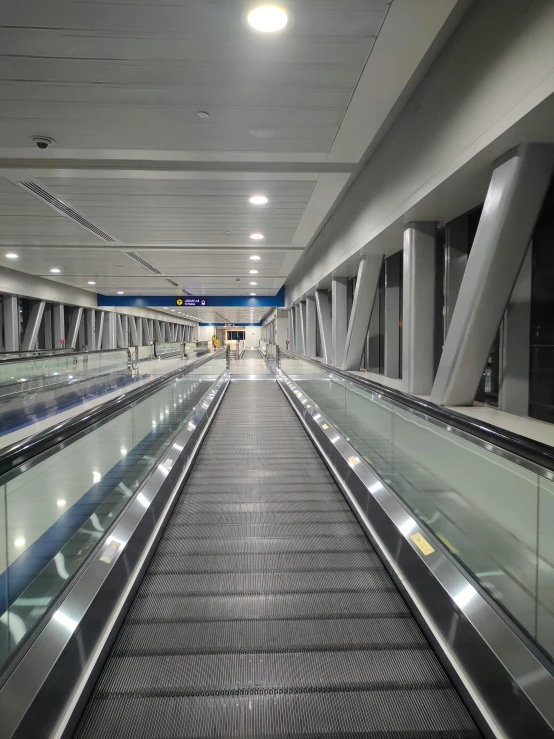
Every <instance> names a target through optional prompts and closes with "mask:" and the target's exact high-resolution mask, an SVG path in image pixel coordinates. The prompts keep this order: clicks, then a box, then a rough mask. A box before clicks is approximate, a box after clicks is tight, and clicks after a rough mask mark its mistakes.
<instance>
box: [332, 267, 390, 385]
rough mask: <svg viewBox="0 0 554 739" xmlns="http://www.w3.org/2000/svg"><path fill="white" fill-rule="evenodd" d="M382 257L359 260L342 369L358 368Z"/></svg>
mask: <svg viewBox="0 0 554 739" xmlns="http://www.w3.org/2000/svg"><path fill="white" fill-rule="evenodd" d="M382 264H383V257H382V256H381V255H378V256H365V257H362V259H361V260H360V265H359V267H358V277H357V279H356V290H355V291H354V300H353V301H352V311H351V313H350V321H349V323H348V332H347V334H346V345H345V347H344V359H343V361H342V369H345V370H359V369H360V365H361V363H362V354H363V353H364V344H365V340H366V337H367V332H368V331H369V322H370V320H371V312H372V310H373V305H374V303H375V294H376V293H377V289H378V287H379V275H380V274H381V266H382Z"/></svg>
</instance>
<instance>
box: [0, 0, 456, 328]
mask: <svg viewBox="0 0 554 739" xmlns="http://www.w3.org/2000/svg"><path fill="white" fill-rule="evenodd" d="M276 1H277V0H276ZM411 2H412V3H415V4H416V5H418V6H421V9H422V12H421V14H420V16H421V23H420V25H421V28H420V29H419V30H418V29H416V30H415V31H414V30H413V29H411V30H412V35H413V34H415V35H416V37H417V34H419V35H420V36H421V43H420V45H421V47H422V49H421V54H423V52H425V51H427V50H428V48H429V46H430V45H431V43H432V42H433V40H434V39H435V37H436V35H437V32H438V30H439V29H440V28H441V26H442V24H443V23H444V19H445V18H446V17H447V16H448V13H449V12H450V10H451V9H452V7H453V6H454V5H455V4H456V0H442V5H441V4H440V3H439V4H437V2H436V0H411ZM256 4H257V3H256V2H250V1H249V2H243V1H242V0H96V1H95V0H79V1H78V2H75V1H71V0H26V2H24V3H22V2H21V0H3V3H2V19H1V24H2V26H1V28H0V50H1V57H0V244H2V246H0V266H9V267H10V268H12V269H18V270H21V271H23V272H27V273H30V274H33V275H39V276H43V277H46V278H48V279H51V280H56V281H58V282H62V283H64V284H67V285H71V286H75V287H79V288H83V289H85V290H90V291H96V292H100V293H103V294H106V295H114V294H116V293H117V292H125V293H126V294H139V295H147V294H149V295H174V294H182V292H183V291H185V292H187V293H189V294H191V295H229V296H236V295H249V294H250V293H251V292H252V291H253V290H255V291H256V293H257V294H258V295H265V296H272V295H276V293H277V292H278V291H279V289H280V288H281V287H282V286H283V284H284V283H285V281H286V279H287V276H288V275H289V274H290V272H291V270H292V269H293V268H294V266H295V264H296V263H297V261H298V259H299V258H300V257H301V255H302V253H303V251H304V250H305V249H306V247H307V246H308V245H309V243H310V241H311V239H312V238H313V237H314V235H315V234H316V233H317V231H318V230H319V228H320V227H321V224H322V223H323V222H324V220H325V218H326V216H327V214H328V212H329V210H330V209H331V208H332V206H333V204H334V203H335V201H336V200H337V198H338V197H339V195H340V194H341V191H342V190H343V189H344V187H345V185H346V183H347V182H348V181H349V178H350V177H351V176H352V173H353V171H355V169H356V167H357V166H358V164H359V162H360V160H361V159H362V157H363V154H364V152H365V151H366V149H367V147H368V145H369V144H370V143H371V139H372V136H373V134H374V133H376V130H377V128H378V126H377V123H378V121H377V123H376V120H377V119H376V118H375V116H376V111H378V113H379V115H378V118H379V120H380V119H382V121H384V120H385V118H386V117H387V115H388V114H389V113H390V110H391V108H392V106H393V104H394V103H395V102H397V99H398V94H397V93H399V92H401V91H402V90H403V89H404V87H405V82H406V81H407V80H409V79H410V78H411V76H412V75H413V74H414V70H415V66H416V61H417V59H416V56H417V55H416V56H414V55H412V57H410V56H409V54H408V53H403V54H401V55H398V54H396V50H395V48H394V44H391V42H390V41H387V42H386V43H383V50H382V51H379V54H380V56H378V57H375V60H374V56H375V55H374V54H373V53H372V52H373V50H374V47H375V48H377V46H378V44H377V43H376V39H378V38H379V34H380V33H381V32H382V31H383V29H385V31H386V33H388V34H389V35H390V34H391V33H392V34H393V36H394V33H396V34H397V36H396V37H397V38H400V36H399V34H402V33H404V34H405V33H406V31H407V30H410V29H406V28H403V26H402V23H404V25H405V18H404V16H403V15H402V14H403V13H404V14H405V13H406V12H407V10H406V7H405V6H406V2H405V0H291V1H290V2H288V1H287V2H283V3H281V4H282V5H283V6H286V8H287V9H288V11H289V13H290V17H291V22H290V24H289V27H287V28H286V29H285V31H284V32H282V33H279V34H276V35H267V34H260V33H257V32H253V31H252V30H251V29H249V28H248V27H247V24H246V23H245V20H244V16H245V13H246V11H247V10H248V9H249V8H250V7H252V5H256ZM407 5H409V3H408V4H407ZM439 6H440V9H439V10H438V11H437V7H439ZM412 9H413V4H412ZM431 10H432V11H433V12H432V13H431V12H430V11H431ZM423 11H425V13H424V12H423ZM441 14H442V15H444V18H442V16H441ZM437 15H438V16H439V17H437ZM387 54H388V55H389V56H388V57H387V56H386V55H387ZM418 58H419V57H418ZM387 59H389V60H390V63H392V64H393V67H394V79H396V77H398V76H399V71H401V72H402V74H403V75H404V77H403V78H402V79H404V78H405V80H404V81H402V80H400V81H396V82H394V80H392V81H391V80H390V79H388V78H387V75H388V74H389V72H390V69H389V63H388V62H387ZM414 60H415V61H414ZM372 65H373V66H372ZM394 65H396V66H394ZM402 74H401V75H400V77H402ZM393 82H394V84H396V86H397V88H398V90H397V91H396V92H395V89H396V88H394V84H393ZM368 85H370V87H368ZM371 85H373V86H374V87H375V86H376V85H377V86H379V85H381V87H382V88H383V90H386V91H387V95H388V98H390V99H388V98H387V99H386V100H385V99H384V98H385V97H387V96H386V95H385V96H384V97H383V96H381V95H379V94H378V92H377V91H376V92H375V93H373V94H371V89H372V88H371ZM375 89H376V90H377V88H375ZM391 91H392V92H391ZM364 106H365V107H364ZM204 112H205V113H208V116H204V117H199V115H198V113H204ZM360 124H362V125H360ZM353 126H354V128H353ZM356 126H357V128H356ZM376 126H377V128H376ZM374 129H375V130H374ZM37 135H40V136H48V137H51V138H52V139H54V142H55V143H54V144H53V145H52V146H50V147H49V148H48V149H47V150H45V151H39V150H38V149H37V148H36V145H35V144H34V143H33V141H32V137H34V136H37ZM24 183H25V184H24ZM254 194H264V195H266V196H267V197H268V198H269V203H268V204H267V205H264V206H254V205H251V204H250V203H249V201H248V198H249V197H250V196H251V195H254ZM255 232H260V233H263V234H264V239H263V240H262V241H257V242H254V241H253V240H251V239H250V234H252V233H255ZM10 252H13V253H16V254H17V255H18V259H17V260H13V261H9V260H7V259H6V257H5V254H6V253H10ZM252 255H258V256H260V260H259V261H257V262H253V261H251V260H250V256H252ZM52 268H56V269H58V270H59V273H58V274H56V275H54V274H52V273H51V271H50V270H51V269H52ZM252 269H256V270H258V273H257V274H256V275H251V274H250V270H252ZM91 282H92V283H95V284H93V285H90V284H88V283H91ZM251 282H256V283H257V284H256V285H255V286H252V285H251V284H250V283H251ZM232 310H236V309H232ZM233 315H234V314H233ZM260 317H261V316H260ZM208 320H216V321H217V322H220V321H221V319H220V318H216V317H212V318H209V319H208ZM226 320H228V321H230V322H235V321H239V320H240V319H239V318H233V317H231V313H229V316H227V315H226ZM245 320H247V319H245ZM258 320H259V319H258Z"/></svg>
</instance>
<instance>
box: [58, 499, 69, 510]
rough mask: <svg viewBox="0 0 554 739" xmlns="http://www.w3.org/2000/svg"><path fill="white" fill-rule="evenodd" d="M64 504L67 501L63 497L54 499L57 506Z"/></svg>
mask: <svg viewBox="0 0 554 739" xmlns="http://www.w3.org/2000/svg"><path fill="white" fill-rule="evenodd" d="M66 504H67V501H66V500H63V498H60V500H57V501H56V505H57V506H59V507H60V508H63V507H64V506H65V505H66Z"/></svg>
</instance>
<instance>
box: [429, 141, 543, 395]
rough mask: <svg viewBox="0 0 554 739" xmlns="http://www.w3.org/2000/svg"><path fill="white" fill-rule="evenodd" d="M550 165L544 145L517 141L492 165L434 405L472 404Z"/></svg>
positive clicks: (440, 368)
mask: <svg viewBox="0 0 554 739" xmlns="http://www.w3.org/2000/svg"><path fill="white" fill-rule="evenodd" d="M553 165H554V146H552V145H548V144H520V145H519V146H518V147H516V148H515V149H512V150H511V151H509V152H508V153H507V154H505V155H504V156H503V157H502V158H501V159H499V160H498V161H497V163H496V167H495V169H494V172H493V175H492V178H491V182H490V185H489V189H488V192H487V197H486V200H485V205H484V207H483V213H482V215H481V219H480V221H479V226H478V228H477V233H476V234H475V240H474V242H473V246H472V249H471V252H470V255H469V258H468V261H467V267H466V270H465V274H464V278H463V280H462V285H461V287H460V292H459V294H458V300H457V302H456V307H455V308H454V314H453V316H452V321H451V323H450V328H449V330H448V334H447V337H446V342H445V345H444V349H443V352H442V356H441V360H440V364H439V368H438V371H437V376H436V379H435V382H434V385H433V392H432V399H433V400H434V401H435V402H436V403H440V404H441V405H469V404H471V403H472V402H473V399H474V396H475V391H476V388H477V386H478V384H479V380H480V377H481V375H482V372H483V367H484V366H485V363H486V361H487V357H488V355H489V352H490V348H491V346H492V342H493V340H494V337H495V335H496V332H497V331H498V327H499V326H500V322H501V320H502V316H503V314H504V311H505V310H506V306H507V304H508V301H509V298H510V294H511V292H512V290H513V287H514V284H515V281H516V279H517V276H518V273H519V270H520V268H521V265H522V263H523V259H524V257H525V252H526V251H527V246H528V244H529V241H530V239H531V236H532V233H533V228H534V226H535V222H536V220H537V217H538V214H539V212H540V208H541V206H542V203H543V200H544V197H545V194H546V192H547V190H548V186H549V183H550V178H551V175H552V170H553Z"/></svg>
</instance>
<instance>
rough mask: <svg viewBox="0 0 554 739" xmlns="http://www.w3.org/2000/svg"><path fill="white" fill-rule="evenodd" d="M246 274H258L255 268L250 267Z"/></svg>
mask: <svg viewBox="0 0 554 739" xmlns="http://www.w3.org/2000/svg"><path fill="white" fill-rule="evenodd" d="M248 274H249V275H257V274H258V270H257V269H251V270H250V271H249V273H248Z"/></svg>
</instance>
